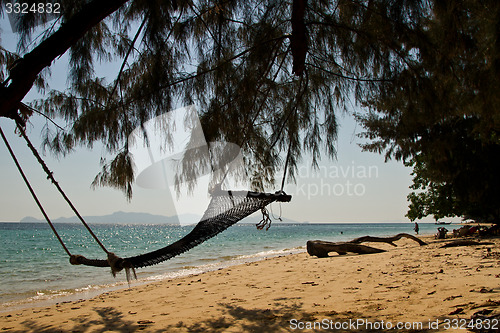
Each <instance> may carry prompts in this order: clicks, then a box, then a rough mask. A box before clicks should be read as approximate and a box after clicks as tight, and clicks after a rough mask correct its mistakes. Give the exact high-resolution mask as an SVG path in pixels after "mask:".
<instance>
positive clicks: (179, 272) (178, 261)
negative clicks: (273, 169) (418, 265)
mask: <svg viewBox="0 0 500 333" xmlns="http://www.w3.org/2000/svg"><path fill="white" fill-rule="evenodd" d="M56 228H57V229H58V232H59V233H60V235H61V237H62V238H63V239H64V240H65V242H66V243H67V246H68V248H69V249H70V252H72V253H74V254H82V255H85V256H86V257H87V258H105V256H104V253H103V251H102V250H101V249H100V248H99V247H98V246H97V245H96V244H95V242H94V241H93V239H91V238H90V236H89V235H88V233H87V232H86V230H84V228H83V227H82V226H81V225H79V224H63V223H58V224H56ZM192 228H193V226H173V225H145V224H134V225H123V224H94V225H92V229H93V230H94V232H95V233H96V234H97V236H98V237H99V238H100V239H101V241H102V242H103V243H104V244H105V245H106V247H107V248H108V249H109V250H110V251H113V252H115V253H116V254H117V255H119V256H122V257H127V256H132V255H137V254H142V253H145V252H148V251H152V250H155V249H158V248H161V247H164V246H166V245H168V244H170V243H172V242H174V241H176V240H177V239H179V238H181V237H182V236H184V235H185V234H187V233H188V232H189V231H190V230H191V229H192ZM436 228H437V226H436V225H434V224H420V233H421V234H433V233H435V231H436ZM400 232H406V233H410V234H414V232H413V224H412V223H364V224H359V223H358V224H352V223H350V224H338V223H335V224H319V223H318V224H284V223H273V224H272V226H271V228H270V229H269V230H268V231H265V230H257V229H256V227H255V225H254V224H241V223H239V224H236V225H234V226H232V227H230V228H229V229H228V230H226V231H224V232H223V233H221V234H219V235H218V236H216V237H214V238H212V239H210V240H208V241H207V242H205V243H203V244H201V245H200V246H198V247H195V248H194V249H192V250H190V251H188V252H186V253H184V254H182V255H180V256H178V257H176V258H173V259H171V260H168V261H166V262H163V263H161V264H159V265H155V266H152V267H146V268H142V269H138V270H137V275H138V280H137V281H132V287H133V286H134V285H137V284H142V283H147V282H148V281H156V280H162V279H171V278H174V277H179V276H185V275H189V274H196V273H201V272H204V271H209V270H215V269H218V268H221V267H227V266H231V265H235V264H239V263H243V262H249V261H255V260H260V259H263V258H267V257H272V256H278V255H284V254H289V253H298V252H304V251H305V244H306V242H307V241H308V240H316V239H320V240H326V241H342V240H350V239H353V238H356V237H360V236H365V235H370V236H392V235H395V234H398V233H400ZM0 243H1V244H2V246H1V247H0V281H2V283H0V311H2V310H7V309H10V308H12V307H19V306H23V305H26V304H32V303H33V302H39V301H40V302H47V301H50V302H56V301H60V300H63V299H64V298H73V299H74V298H86V297H90V296H93V295H96V294H98V293H101V292H105V291H109V290H110V289H115V288H124V287H127V282H126V279H125V274H124V273H120V274H118V275H117V277H116V278H113V277H112V276H111V274H110V270H109V269H107V268H95V267H85V266H72V265H71V264H69V261H68V257H67V255H66V253H65V252H64V250H63V249H62V247H61V245H60V244H59V242H58V241H57V239H56V238H55V236H54V235H53V233H52V231H51V230H50V228H49V226H48V225H46V224H43V223H0Z"/></svg>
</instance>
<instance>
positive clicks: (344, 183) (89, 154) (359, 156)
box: [0, 19, 432, 222]
mask: <svg viewBox="0 0 500 333" xmlns="http://www.w3.org/2000/svg"><path fill="white" fill-rule="evenodd" d="M1 28H2V32H1V45H2V47H4V48H7V49H9V50H14V48H15V38H16V36H15V35H14V34H13V33H12V31H11V29H10V26H9V25H8V23H7V22H6V20H5V19H4V20H2V22H1ZM56 62H57V64H56V65H55V68H54V69H53V71H52V74H53V75H52V77H53V84H54V86H55V87H57V88H58V89H62V88H63V87H64V85H65V84H66V77H65V65H64V57H63V58H61V59H60V60H58V61H56ZM107 70H110V68H109V67H108V68H107ZM111 70H113V68H111ZM97 75H103V74H100V73H97ZM35 96H36V95H35V94H33V93H31V94H30V95H29V97H28V98H27V99H26V100H25V101H29V99H30V98H33V97H35ZM339 123H340V135H339V140H338V143H337V149H338V159H337V160H336V161H328V160H326V159H325V160H323V161H322V162H321V167H320V169H319V170H317V171H313V170H312V169H311V168H310V163H309V161H307V160H305V161H304V162H303V164H302V165H301V167H300V170H299V175H298V177H297V184H295V185H294V184H287V185H286V186H285V191H286V192H287V193H288V194H292V195H293V199H292V202H290V203H287V204H282V206H281V208H282V211H283V216H285V217H288V218H290V219H293V220H297V221H310V222H408V219H406V218H405V217H404V215H405V213H406V211H407V206H408V204H407V202H406V196H407V194H408V193H409V188H408V186H409V185H410V184H411V176H410V172H411V170H410V169H408V168H405V167H404V166H403V165H402V163H400V162H394V161H391V162H388V163H384V158H383V156H380V155H377V154H372V153H366V152H365V153H362V152H361V149H360V148H359V147H358V145H357V144H358V143H359V142H360V141H359V139H358V138H357V137H356V134H357V133H359V132H360V131H362V129H361V128H360V126H359V125H356V123H355V121H354V120H353V119H352V118H351V117H349V116H342V115H341V114H339ZM44 124H45V120H44V119H42V118H41V117H32V119H31V124H30V125H29V126H28V135H29V136H30V138H31V140H32V141H33V143H34V144H35V146H36V147H37V148H39V147H40V131H41V130H42V127H43V126H44ZM0 126H1V127H2V129H3V131H4V132H5V133H6V135H7V136H8V139H9V140H10V143H11V145H12V146H13V149H14V150H15V152H16V154H17V156H18V158H19V160H20V162H21V164H22V166H23V168H24V170H25V173H26V174H27V176H28V178H29V179H30V181H31V183H32V185H33V187H34V188H35V191H36V192H37V194H38V196H39V197H40V199H41V201H42V204H43V205H44V206H45V208H46V211H47V212H48V214H49V215H50V216H51V217H52V218H57V217H61V216H72V215H73V213H72V212H71V211H70V209H69V208H68V207H67V205H66V204H65V202H64V201H63V199H62V198H61V197H60V196H59V194H58V193H57V192H56V190H55V188H54V186H53V185H51V184H50V182H49V181H48V180H47V179H46V176H45V175H44V173H43V171H42V169H41V168H40V166H39V164H38V163H37V162H36V160H35V158H34V157H33V156H32V155H31V152H30V151H29V150H28V148H27V147H26V145H25V143H24V141H22V139H21V138H19V137H18V136H17V135H15V134H14V132H13V131H14V123H13V121H11V120H9V119H5V118H0ZM101 156H103V149H101V148H100V147H94V149H92V150H88V149H78V150H77V151H75V152H74V153H72V154H71V155H69V156H66V157H64V158H60V159H55V158H54V157H53V156H51V155H50V154H47V155H46V156H45V161H46V163H47V165H48V166H49V168H50V169H51V170H52V171H54V175H55V177H56V179H57V180H58V181H59V183H60V185H61V186H62V187H63V189H64V190H65V191H66V192H67V194H68V196H69V197H70V198H71V199H72V200H73V202H74V203H75V205H76V207H77V208H78V209H79V211H80V213H81V214H82V215H105V214H110V213H113V212H115V211H130V212H147V213H151V214H159V215H168V216H170V215H175V214H176V212H175V208H174V204H173V199H172V197H171V195H170V193H169V191H168V190H159V189H158V190H151V189H142V188H140V187H138V186H135V187H134V197H133V199H132V201H131V202H127V200H126V199H125V197H124V195H123V194H122V193H121V192H120V191H118V190H114V189H110V188H98V189H96V190H92V189H91V188H90V184H91V182H92V180H93V179H94V177H95V175H96V174H97V173H98V172H99V171H100V165H99V161H100V158H101ZM0 168H1V172H0V184H1V185H0V221H12V222H15V221H19V220H20V219H22V218H23V217H25V216H34V217H37V218H42V215H41V213H40V212H39V210H38V208H37V206H36V205H35V203H34V201H33V199H32V198H31V196H30V194H29V192H28V190H27V188H26V186H25V185H24V183H23V181H22V179H21V176H20V175H19V173H18V171H17V169H16V168H15V165H14V163H13V161H12V160H11V158H10V156H9V154H8V152H7V149H6V148H5V145H4V144H3V142H1V143H0ZM279 187H280V184H277V185H276V188H275V189H273V191H274V190H278V189H279ZM195 204H196V202H193V205H195ZM272 209H273V211H274V213H275V214H277V213H278V212H279V205H278V204H273V205H272ZM431 220H432V219H426V221H431Z"/></svg>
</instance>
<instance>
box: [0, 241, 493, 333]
mask: <svg viewBox="0 0 500 333" xmlns="http://www.w3.org/2000/svg"><path fill="white" fill-rule="evenodd" d="M420 238H423V239H424V240H425V241H427V242H429V245H427V246H422V247H420V246H418V244H415V243H414V242H412V241H406V240H401V241H398V242H397V244H398V247H397V248H393V247H391V246H389V245H388V246H386V245H387V244H381V243H377V244H373V246H375V247H378V248H384V249H386V250H388V251H387V252H384V253H379V254H370V255H345V256H337V255H333V256H331V257H329V258H316V257H310V256H309V255H308V254H307V253H298V254H291V255H284V256H279V257H274V258H270V259H264V260H261V261H256V262H252V263H245V264H240V265H236V266H230V267H227V268H221V269H218V270H215V271H210V272H205V273H201V274H196V275H192V276H187V277H182V278H175V279H170V280H164V281H157V282H152V283H148V284H145V285H140V286H133V288H132V289H127V290H118V291H113V292H106V293H103V294H100V295H98V296H96V297H93V298H91V299H88V300H76V301H72V302H67V303H59V304H55V305H51V306H47V307H32V308H26V309H23V310H17V311H11V312H4V313H2V314H0V318H1V319H0V329H2V330H3V331H6V332H25V331H37V330H38V331H51V330H52V329H54V330H56V329H57V330H59V331H61V332H71V331H102V330H121V331H130V332H135V331H139V330H140V331H141V332H157V331H168V332H198V331H199V332H201V331H213V332H247V331H248V332H253V331H256V332H257V331H266V332H291V331H295V330H300V331H305V332H308V331H313V330H307V329H304V330H302V329H300V327H301V326H300V325H306V326H307V325H314V323H323V324H325V325H326V324H327V323H329V322H331V323H334V324H338V323H345V322H347V321H351V322H352V321H353V320H365V322H371V323H378V324H379V325H380V322H381V321H385V322H386V323H387V322H391V323H397V322H406V323H410V322H414V323H421V324H422V325H423V329H425V328H426V326H429V325H431V324H434V323H436V321H439V322H438V324H439V325H440V326H439V327H438V329H437V330H431V331H443V332H445V331H446V332H449V331H450V330H449V329H448V330H445V327H444V326H443V325H444V324H445V320H453V319H463V320H470V318H471V316H472V315H473V314H474V313H477V312H478V311H485V310H488V311H489V310H491V312H490V315H492V314H499V313H500V298H499V296H498V293H499V292H500V279H499V277H500V274H498V271H499V270H498V268H499V267H500V239H498V238H495V239H491V240H489V239H488V240H485V241H492V242H493V243H494V245H480V246H468V247H459V248H440V246H441V245H442V242H433V240H432V236H424V237H422V236H420ZM369 245H371V244H369ZM488 249H490V250H489V251H488ZM485 312H487V311H485ZM308 323H309V324H308ZM294 325H295V326H296V327H295V326H294ZM306 326H304V327H303V328H307V327H306ZM294 327H295V328H294ZM427 328H430V327H427ZM423 329H422V331H423ZM346 331H351V330H349V329H348V330H346ZM400 331H404V330H400ZM408 331H410V330H408ZM413 331H415V330H413ZM417 331H418V330H417ZM427 331H429V330H427ZM461 331H464V330H461Z"/></svg>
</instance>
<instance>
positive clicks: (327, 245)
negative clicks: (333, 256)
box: [307, 233, 427, 258]
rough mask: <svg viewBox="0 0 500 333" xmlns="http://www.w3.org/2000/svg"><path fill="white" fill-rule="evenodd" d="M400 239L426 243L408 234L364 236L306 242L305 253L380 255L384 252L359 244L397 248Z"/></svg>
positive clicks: (315, 254)
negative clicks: (332, 240) (378, 243)
mask: <svg viewBox="0 0 500 333" xmlns="http://www.w3.org/2000/svg"><path fill="white" fill-rule="evenodd" d="M401 238H409V239H412V240H414V241H416V242H417V243H418V244H420V246H422V245H427V243H426V242H424V241H422V240H421V239H419V238H417V237H415V236H412V235H409V234H404V233H403V234H397V235H396V236H393V237H372V236H364V237H359V238H356V239H353V240H352V241H350V242H337V243H334V242H327V241H321V240H314V241H307V253H308V254H309V255H311V256H316V257H319V258H325V257H328V253H330V252H337V253H338V254H340V255H344V254H346V253H347V252H352V253H357V254H371V253H381V252H386V251H385V250H382V249H377V248H375V247H371V246H366V245H361V244H360V243H364V242H380V243H387V244H390V245H392V246H397V245H396V244H394V242H395V241H397V240H400V239H401Z"/></svg>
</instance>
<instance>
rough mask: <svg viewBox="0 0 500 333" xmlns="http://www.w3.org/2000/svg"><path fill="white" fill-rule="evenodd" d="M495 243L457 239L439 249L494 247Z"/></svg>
mask: <svg viewBox="0 0 500 333" xmlns="http://www.w3.org/2000/svg"><path fill="white" fill-rule="evenodd" d="M494 244H495V243H492V242H479V241H475V240H472V239H459V240H456V241H453V242H450V243H446V244H445V245H443V246H441V248H446V247H458V246H474V245H494Z"/></svg>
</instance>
